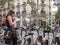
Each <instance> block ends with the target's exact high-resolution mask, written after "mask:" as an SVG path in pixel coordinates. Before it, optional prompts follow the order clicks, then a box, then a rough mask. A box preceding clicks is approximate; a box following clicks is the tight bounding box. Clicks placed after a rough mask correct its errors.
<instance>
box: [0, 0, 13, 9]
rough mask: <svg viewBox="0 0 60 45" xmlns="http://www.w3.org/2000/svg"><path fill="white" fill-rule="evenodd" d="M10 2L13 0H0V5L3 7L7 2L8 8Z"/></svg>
mask: <svg viewBox="0 0 60 45" xmlns="http://www.w3.org/2000/svg"><path fill="white" fill-rule="evenodd" d="M11 2H14V0H1V3H0V5H2V6H3V7H4V5H5V4H6V3H7V4H8V8H10V6H11V5H10V4H11Z"/></svg>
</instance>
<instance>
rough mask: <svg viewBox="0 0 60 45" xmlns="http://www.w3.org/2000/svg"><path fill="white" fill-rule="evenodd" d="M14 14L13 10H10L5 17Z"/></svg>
mask: <svg viewBox="0 0 60 45" xmlns="http://www.w3.org/2000/svg"><path fill="white" fill-rule="evenodd" d="M14 13H15V12H14V11H13V10H10V11H9V12H8V13H7V16H8V15H10V16H12V14H14Z"/></svg>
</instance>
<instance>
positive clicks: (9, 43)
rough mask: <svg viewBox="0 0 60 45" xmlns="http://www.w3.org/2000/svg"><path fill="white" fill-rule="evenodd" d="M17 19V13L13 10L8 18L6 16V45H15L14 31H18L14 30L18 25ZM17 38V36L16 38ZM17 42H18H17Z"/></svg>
mask: <svg viewBox="0 0 60 45" xmlns="http://www.w3.org/2000/svg"><path fill="white" fill-rule="evenodd" d="M14 17H15V12H14V11H13V10H10V11H9V12H8V13H7V16H6V27H7V28H6V30H5V33H4V35H5V44H6V45H15V44H14V40H13V38H14V35H15V33H14V31H16V30H15V29H14V25H15V23H16V18H14ZM15 37H17V36H15ZM15 41H16V42H17V40H15Z"/></svg>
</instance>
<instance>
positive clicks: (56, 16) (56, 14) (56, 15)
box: [55, 12, 59, 20]
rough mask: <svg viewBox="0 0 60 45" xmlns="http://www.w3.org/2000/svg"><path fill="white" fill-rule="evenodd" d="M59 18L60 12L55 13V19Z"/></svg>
mask: <svg viewBox="0 0 60 45" xmlns="http://www.w3.org/2000/svg"><path fill="white" fill-rule="evenodd" d="M57 19H59V13H58V12H56V13H55V20H57Z"/></svg>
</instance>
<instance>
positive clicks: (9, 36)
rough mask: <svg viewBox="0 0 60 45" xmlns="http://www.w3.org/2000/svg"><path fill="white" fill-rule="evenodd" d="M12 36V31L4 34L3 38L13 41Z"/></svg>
mask: <svg viewBox="0 0 60 45" xmlns="http://www.w3.org/2000/svg"><path fill="white" fill-rule="evenodd" d="M11 36H12V33H11V31H7V32H5V33H4V36H3V38H4V39H11Z"/></svg>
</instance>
